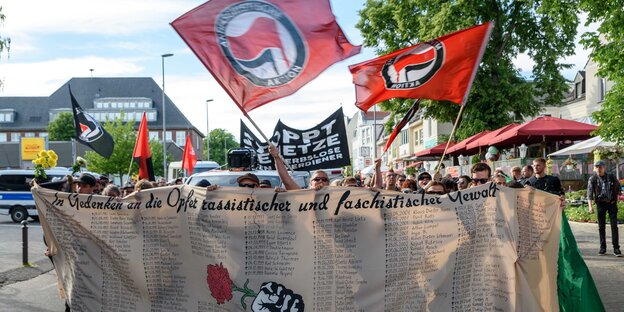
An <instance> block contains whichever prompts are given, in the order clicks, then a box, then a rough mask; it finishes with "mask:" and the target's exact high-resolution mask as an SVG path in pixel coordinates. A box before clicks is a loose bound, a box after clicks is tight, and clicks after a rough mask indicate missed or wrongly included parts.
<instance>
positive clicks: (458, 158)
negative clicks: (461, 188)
mask: <svg viewBox="0 0 624 312" xmlns="http://www.w3.org/2000/svg"><path fill="white" fill-rule="evenodd" d="M457 160H458V161H459V175H464V172H463V171H464V155H461V154H460V155H459V156H457Z"/></svg>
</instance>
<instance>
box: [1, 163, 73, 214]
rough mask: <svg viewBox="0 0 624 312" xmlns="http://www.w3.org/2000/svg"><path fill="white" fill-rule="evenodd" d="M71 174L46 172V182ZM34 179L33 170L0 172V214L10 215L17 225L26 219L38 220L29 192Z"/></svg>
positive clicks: (57, 171)
mask: <svg viewBox="0 0 624 312" xmlns="http://www.w3.org/2000/svg"><path fill="white" fill-rule="evenodd" d="M68 174H71V171H68V170H67V171H66V170H46V175H47V176H48V180H51V179H53V178H63V177H65V176H66V175H68ZM34 178H35V171H34V170H12V169H9V170H0V214H4V215H11V219H12V220H13V222H16V223H19V222H22V221H23V220H26V219H28V217H31V218H33V219H34V220H35V221H36V220H39V214H38V213H37V209H36V208H35V201H34V200H33V196H32V193H31V192H30V181H32V179H34Z"/></svg>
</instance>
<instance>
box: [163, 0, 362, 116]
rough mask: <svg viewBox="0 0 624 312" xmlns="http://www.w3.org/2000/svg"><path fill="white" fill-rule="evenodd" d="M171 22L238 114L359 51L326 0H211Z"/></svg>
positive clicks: (290, 90) (287, 92) (289, 90)
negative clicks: (237, 108) (350, 40)
mask: <svg viewBox="0 0 624 312" xmlns="http://www.w3.org/2000/svg"><path fill="white" fill-rule="evenodd" d="M171 26H173V28H174V29H175V30H176V31H177V32H178V34H179V35H180V37H182V39H183V40H184V41H185V42H186V44H187V45H188V46H189V47H190V48H191V50H193V52H194V53H195V55H197V57H198V58H199V59H200V61H201V62H202V63H203V64H204V66H206V68H207V69H208V70H209V71H210V73H211V74H212V75H213V76H214V77H215V79H216V80H217V81H218V82H219V84H221V86H222V87H223V88H224V89H225V91H226V92H227V93H228V94H229V95H230V97H231V98H232V100H234V103H236V104H237V105H238V106H239V108H240V109H241V110H242V111H243V112H244V113H247V112H249V111H251V110H253V109H255V108H257V107H260V106H262V105H264V104H266V103H268V102H271V101H273V100H276V99H279V98H282V97H284V96H287V95H290V94H292V93H294V92H295V91H297V90H298V89H299V88H301V87H302V86H304V85H305V84H306V83H308V82H309V81H311V80H312V79H314V78H315V77H316V76H318V75H319V74H320V73H321V72H322V71H323V70H325V69H326V68H327V67H329V66H330V65H332V64H334V63H336V62H338V61H341V60H344V59H346V58H348V57H350V56H352V55H355V54H357V53H359V52H360V46H353V45H352V44H351V43H350V42H349V41H348V40H347V38H346V37H345V35H344V33H343V32H342V29H340V26H338V23H336V18H335V17H334V15H333V13H332V11H331V7H330V5H329V1H328V0H315V1H309V0H279V1H278V0H263V1H259V0H250V1H240V0H212V1H209V2H206V3H204V4H202V5H200V6H198V7H197V8H195V9H193V10H191V11H189V12H187V13H186V14H184V15H182V16H180V17H179V18H177V19H176V20H175V21H173V22H172V23H171Z"/></svg>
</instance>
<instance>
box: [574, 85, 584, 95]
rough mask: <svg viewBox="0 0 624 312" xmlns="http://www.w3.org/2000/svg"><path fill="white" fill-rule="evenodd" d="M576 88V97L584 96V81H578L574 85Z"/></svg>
mask: <svg viewBox="0 0 624 312" xmlns="http://www.w3.org/2000/svg"><path fill="white" fill-rule="evenodd" d="M574 89H575V91H576V98H580V97H581V96H583V83H582V82H577V83H576V84H575V86H574Z"/></svg>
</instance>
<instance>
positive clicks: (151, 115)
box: [147, 112, 156, 121]
mask: <svg viewBox="0 0 624 312" xmlns="http://www.w3.org/2000/svg"><path fill="white" fill-rule="evenodd" d="M147 120H149V121H156V112H149V113H147Z"/></svg>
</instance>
